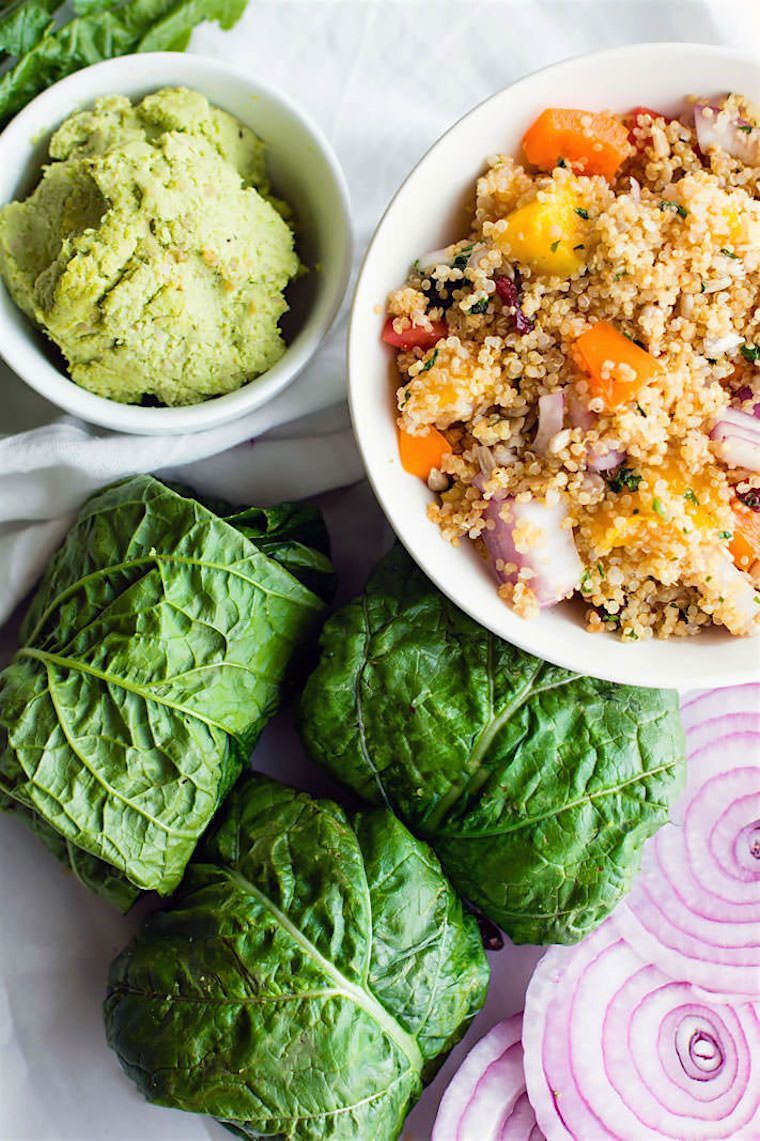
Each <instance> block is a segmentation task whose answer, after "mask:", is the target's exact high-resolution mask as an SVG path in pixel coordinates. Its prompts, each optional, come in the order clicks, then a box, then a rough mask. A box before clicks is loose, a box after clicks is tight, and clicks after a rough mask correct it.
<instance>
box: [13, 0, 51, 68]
mask: <svg viewBox="0 0 760 1141" xmlns="http://www.w3.org/2000/svg"><path fill="white" fill-rule="evenodd" d="M59 3H60V0H11V2H10V4H5V5H3V6H2V7H0V55H2V53H4V52H5V53H6V54H7V55H23V54H24V53H25V52H28V51H29V50H30V49H31V48H33V47H34V45H35V44H36V43H37V42H38V41H39V40H40V39H41V38H42V36H43V34H44V33H45V31H46V30H47V29H48V28H49V27H50V23H51V16H52V14H53V12H54V11H55V10H56V8H57V7H58V5H59Z"/></svg>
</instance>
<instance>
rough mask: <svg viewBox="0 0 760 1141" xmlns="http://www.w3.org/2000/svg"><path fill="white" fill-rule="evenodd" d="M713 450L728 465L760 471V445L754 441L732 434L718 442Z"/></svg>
mask: <svg viewBox="0 0 760 1141" xmlns="http://www.w3.org/2000/svg"><path fill="white" fill-rule="evenodd" d="M713 451H714V452H715V454H716V455H717V456H718V458H719V459H721V460H723V462H724V464H726V465H727V466H728V467H731V468H737V467H739V468H744V470H745V471H751V472H760V445H758V444H757V443H755V442H754V441H749V440H746V439H744V438H743V437H740V436H734V435H731V436H730V437H728V438H727V439H724V440H721V441H720V442H718V443H717V444H716V445H715V448H714V449H713Z"/></svg>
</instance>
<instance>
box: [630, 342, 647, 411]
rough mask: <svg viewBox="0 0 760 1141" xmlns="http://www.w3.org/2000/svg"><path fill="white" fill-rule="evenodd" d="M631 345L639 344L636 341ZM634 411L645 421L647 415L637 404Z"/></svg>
mask: <svg viewBox="0 0 760 1141" xmlns="http://www.w3.org/2000/svg"><path fill="white" fill-rule="evenodd" d="M633 343H634V345H637V344H638V343H639V342H638V341H634V342H633ZM642 347H643V346H642ZM636 411H637V412H638V413H639V415H640V416H643V417H644V419H646V415H647V414H646V412H645V411H644V409H643V408H642V407H641V405H640V404H637V405H636Z"/></svg>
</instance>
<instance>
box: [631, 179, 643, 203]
mask: <svg viewBox="0 0 760 1141" xmlns="http://www.w3.org/2000/svg"><path fill="white" fill-rule="evenodd" d="M628 181H629V183H630V184H631V198H632V199H633V200H634V202H638V201H639V199H640V198H641V183H640V182H639V180H638V178H633V176H631V178H629V179H628Z"/></svg>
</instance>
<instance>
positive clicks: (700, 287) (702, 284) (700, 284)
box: [699, 281, 705, 293]
mask: <svg viewBox="0 0 760 1141" xmlns="http://www.w3.org/2000/svg"><path fill="white" fill-rule="evenodd" d="M704 291H705V283H704V281H700V283H699V292H700V293H704Z"/></svg>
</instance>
